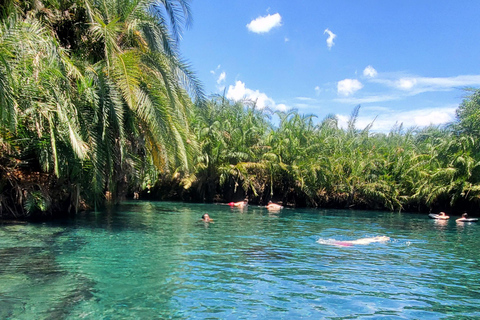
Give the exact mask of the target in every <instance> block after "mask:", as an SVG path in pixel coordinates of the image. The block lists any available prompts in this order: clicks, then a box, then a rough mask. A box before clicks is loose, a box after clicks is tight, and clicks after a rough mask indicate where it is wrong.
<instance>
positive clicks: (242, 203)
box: [228, 198, 248, 208]
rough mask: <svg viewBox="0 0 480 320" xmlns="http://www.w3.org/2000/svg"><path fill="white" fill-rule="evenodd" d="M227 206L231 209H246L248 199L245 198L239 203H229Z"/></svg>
mask: <svg viewBox="0 0 480 320" xmlns="http://www.w3.org/2000/svg"><path fill="white" fill-rule="evenodd" d="M228 205H229V206H231V207H237V208H243V207H246V206H248V198H245V200H243V201H239V202H230V203H229V204H228Z"/></svg>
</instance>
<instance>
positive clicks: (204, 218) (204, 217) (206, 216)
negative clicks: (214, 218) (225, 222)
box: [202, 213, 210, 221]
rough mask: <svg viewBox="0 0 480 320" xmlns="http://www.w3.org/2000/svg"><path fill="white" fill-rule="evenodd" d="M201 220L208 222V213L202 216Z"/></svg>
mask: <svg viewBox="0 0 480 320" xmlns="http://www.w3.org/2000/svg"><path fill="white" fill-rule="evenodd" d="M202 220H205V221H209V220H210V216H209V215H208V213H205V214H204V215H203V216H202Z"/></svg>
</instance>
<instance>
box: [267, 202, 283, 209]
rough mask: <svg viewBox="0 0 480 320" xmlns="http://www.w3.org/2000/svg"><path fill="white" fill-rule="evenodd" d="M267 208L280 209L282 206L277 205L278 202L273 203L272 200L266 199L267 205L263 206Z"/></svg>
mask: <svg viewBox="0 0 480 320" xmlns="http://www.w3.org/2000/svg"><path fill="white" fill-rule="evenodd" d="M265 208H267V209H268V210H274V211H275V210H280V209H282V208H283V206H281V205H279V204H276V203H273V202H272V201H268V204H267V206H266V207H265Z"/></svg>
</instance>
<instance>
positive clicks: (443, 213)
mask: <svg viewBox="0 0 480 320" xmlns="http://www.w3.org/2000/svg"><path fill="white" fill-rule="evenodd" d="M438 215H439V216H440V217H441V218H443V219H448V218H450V217H449V216H447V215H446V214H445V212H443V211H442V212H440V213H439V214H438Z"/></svg>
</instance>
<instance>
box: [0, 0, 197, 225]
mask: <svg viewBox="0 0 480 320" xmlns="http://www.w3.org/2000/svg"><path fill="white" fill-rule="evenodd" d="M0 13H1V14H2V16H1V20H0V22H1V23H0V87H1V88H0V104H1V111H0V127H1V132H0V150H1V156H0V174H1V177H2V178H1V181H0V192H1V198H0V205H1V206H0V216H1V215H4V214H13V215H29V214H30V213H32V212H35V211H42V212H57V211H63V212H65V211H67V210H68V211H71V212H74V211H76V210H78V209H82V208H86V207H88V206H95V205H102V204H103V203H105V201H115V200H116V199H122V197H124V195H125V194H126V193H127V192H128V189H129V188H132V187H136V188H139V187H142V186H146V185H147V184H148V178H149V177H156V176H157V174H158V172H167V171H169V170H177V169H178V170H184V171H185V170H186V168H188V166H189V165H190V162H191V161H192V159H193V158H192V157H193V156H192V155H193V154H194V152H195V145H193V144H192V145H190V144H189V143H188V142H189V141H190V135H191V133H190V131H189V129H188V128H189V126H188V122H187V118H188V112H189V110H190V108H191V105H192V101H191V98H190V96H189V94H190V95H191V96H193V97H194V98H195V99H200V100H201V99H203V93H202V89H201V87H200V85H199V84H198V83H197V80H196V79H195V77H193V76H192V73H191V71H190V70H189V67H188V66H187V65H186V64H185V62H184V61H182V59H181V58H180V56H179V52H178V49H177V41H178V39H179V37H180V34H181V31H182V26H184V25H186V24H188V22H189V20H190V10H189V7H188V3H187V2H186V1H184V0H165V1H160V0H155V1H152V0H123V1H122V0H101V1H97V0H58V1H56V0H51V1H50V0H44V1H39V0H31V1H17V0H7V1H3V2H2V4H1V5H0ZM187 90H188V91H187Z"/></svg>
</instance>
